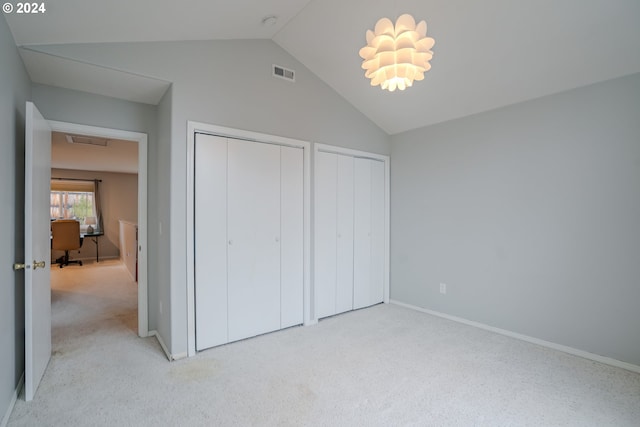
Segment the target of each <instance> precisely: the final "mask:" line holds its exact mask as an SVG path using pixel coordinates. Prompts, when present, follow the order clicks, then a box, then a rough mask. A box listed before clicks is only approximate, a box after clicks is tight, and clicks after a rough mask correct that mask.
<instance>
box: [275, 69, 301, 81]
mask: <svg viewBox="0 0 640 427" xmlns="http://www.w3.org/2000/svg"><path fill="white" fill-rule="evenodd" d="M273 77H278V78H280V79H284V80H288V81H290V82H295V81H296V72H295V71H293V70H289V69H288V68H284V67H281V66H279V65H274V66H273Z"/></svg>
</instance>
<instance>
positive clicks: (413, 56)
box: [360, 14, 435, 92]
mask: <svg viewBox="0 0 640 427" xmlns="http://www.w3.org/2000/svg"><path fill="white" fill-rule="evenodd" d="M434 44H435V40H433V39H432V38H431V37H427V23H426V22H425V21H420V23H419V24H418V25H416V21H415V20H414V19H413V17H412V16H411V15H408V14H405V15H402V16H400V17H399V18H398V20H397V21H396V24H395V26H394V25H393V22H391V20H390V19H388V18H382V19H380V20H379V21H378V23H377V24H376V26H375V29H374V31H371V30H368V31H367V46H365V47H363V48H362V49H360V56H361V57H362V58H363V59H364V61H363V62H362V68H363V69H365V70H367V71H366V72H365V76H366V77H367V78H369V79H371V86H377V85H380V87H381V88H382V89H387V90H389V92H393V91H394V90H396V88H397V89H400V90H405V89H406V88H407V87H410V86H411V85H413V81H414V80H417V81H420V80H423V79H424V73H425V72H426V71H429V69H431V64H429V61H430V60H431V58H433V51H431V48H432V47H433V45H434Z"/></svg>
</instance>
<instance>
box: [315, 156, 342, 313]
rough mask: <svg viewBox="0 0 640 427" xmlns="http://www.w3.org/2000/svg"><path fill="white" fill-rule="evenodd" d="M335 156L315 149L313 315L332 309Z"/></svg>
mask: <svg viewBox="0 0 640 427" xmlns="http://www.w3.org/2000/svg"><path fill="white" fill-rule="evenodd" d="M337 167H338V156H337V155H336V154H331V153H323V152H317V153H316V170H315V190H316V191H315V221H314V224H315V229H314V236H315V255H314V259H315V262H314V300H315V309H316V313H315V314H316V317H317V318H322V317H326V316H331V315H334V314H335V313H336V243H337V242H336V233H337V218H336V209H337V200H336V188H337V177H338V174H337Z"/></svg>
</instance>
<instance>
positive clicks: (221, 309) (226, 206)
mask: <svg viewBox="0 0 640 427" xmlns="http://www.w3.org/2000/svg"><path fill="white" fill-rule="evenodd" d="M194 174H195V176H194V184H195V185H194V186H195V198H194V203H195V206H194V215H195V242H194V245H195V251H194V259H195V314H196V347H197V349H198V350H202V349H205V348H209V347H213V346H216V345H220V344H224V343H227V342H231V341H236V340H240V339H244V338H247V337H251V336H255V335H259V334H262V333H266V332H270V331H274V330H278V329H281V328H285V327H289V326H293V325H297V324H301V323H302V322H303V253H304V252H303V153H302V149H299V148H293V147H285V146H279V145H274V144H263V143H257V142H250V141H241V140H235V139H230V138H222V137H217V136H211V135H203V134H198V135H197V136H196V141H195V171H194Z"/></svg>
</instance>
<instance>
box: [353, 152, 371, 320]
mask: <svg viewBox="0 0 640 427" xmlns="http://www.w3.org/2000/svg"><path fill="white" fill-rule="evenodd" d="M354 166H355V167H354V249H353V258H354V261H353V308H354V309H357V308H362V307H367V306H369V305H371V304H370V303H369V301H370V298H369V287H370V284H371V160H368V159H359V158H356V159H354Z"/></svg>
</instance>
